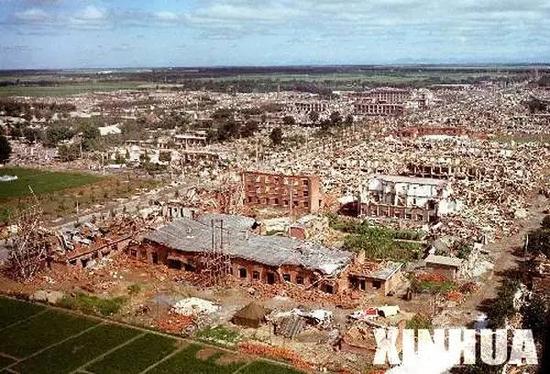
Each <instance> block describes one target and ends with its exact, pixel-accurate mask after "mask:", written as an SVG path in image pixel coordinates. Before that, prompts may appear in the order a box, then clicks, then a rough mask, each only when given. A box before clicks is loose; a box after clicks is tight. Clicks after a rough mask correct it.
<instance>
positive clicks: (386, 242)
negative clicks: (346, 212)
mask: <svg viewBox="0 0 550 374" xmlns="http://www.w3.org/2000/svg"><path fill="white" fill-rule="evenodd" d="M329 225H330V227H331V228H332V229H334V230H338V231H342V232H344V233H346V234H348V235H346V237H345V238H344V248H345V249H347V250H349V251H354V252H358V251H365V254H366V257H367V258H368V259H370V260H386V259H387V260H395V261H411V260H416V259H418V258H419V257H420V253H421V250H422V244H420V243H416V242H406V241H400V240H411V241H414V240H420V239H421V238H422V237H423V236H424V233H423V232H421V231H415V230H393V229H390V228H386V227H380V226H373V225H371V224H369V222H367V221H364V222H358V221H355V220H349V219H343V218H341V217H338V216H337V215H329Z"/></svg>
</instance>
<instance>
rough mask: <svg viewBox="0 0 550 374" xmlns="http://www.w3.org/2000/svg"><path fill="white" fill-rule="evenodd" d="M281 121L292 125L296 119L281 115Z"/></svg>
mask: <svg viewBox="0 0 550 374" xmlns="http://www.w3.org/2000/svg"><path fill="white" fill-rule="evenodd" d="M283 123H284V124H285V125H286V126H294V125H295V124H296V120H295V119H294V117H292V116H284V117H283Z"/></svg>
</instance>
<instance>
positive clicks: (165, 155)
mask: <svg viewBox="0 0 550 374" xmlns="http://www.w3.org/2000/svg"><path fill="white" fill-rule="evenodd" d="M159 161H162V162H170V161H172V153H171V152H160V153H159Z"/></svg>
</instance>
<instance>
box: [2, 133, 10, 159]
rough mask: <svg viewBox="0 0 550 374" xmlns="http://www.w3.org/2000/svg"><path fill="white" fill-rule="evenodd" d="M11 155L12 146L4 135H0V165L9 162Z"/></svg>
mask: <svg viewBox="0 0 550 374" xmlns="http://www.w3.org/2000/svg"><path fill="white" fill-rule="evenodd" d="M10 155H11V145H10V142H9V141H8V138H6V137H5V136H4V135H0V164H4V163H6V162H8V160H9V159H10Z"/></svg>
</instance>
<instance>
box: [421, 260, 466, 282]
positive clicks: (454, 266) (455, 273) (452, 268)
mask: <svg viewBox="0 0 550 374" xmlns="http://www.w3.org/2000/svg"><path fill="white" fill-rule="evenodd" d="M424 262H425V263H426V269H428V271H430V272H432V273H436V274H440V275H443V276H444V277H445V278H447V279H451V280H455V279H457V278H458V277H459V276H460V273H461V271H462V268H463V265H464V261H463V260H461V259H460V258H457V257H449V256H439V255H429V256H428V257H426V258H425V259H424Z"/></svg>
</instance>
